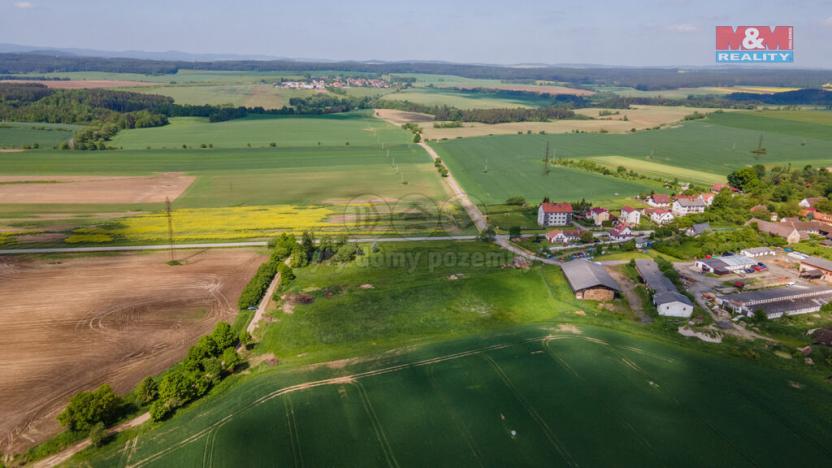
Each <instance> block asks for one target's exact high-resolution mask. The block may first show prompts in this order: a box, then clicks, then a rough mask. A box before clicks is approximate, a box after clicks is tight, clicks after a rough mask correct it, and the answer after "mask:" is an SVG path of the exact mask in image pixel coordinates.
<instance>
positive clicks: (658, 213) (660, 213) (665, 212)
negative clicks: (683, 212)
mask: <svg viewBox="0 0 832 468" xmlns="http://www.w3.org/2000/svg"><path fill="white" fill-rule="evenodd" d="M650 214H651V215H654V214H656V215H659V216H661V215H664V214H672V213H671V212H670V210H665V209H662V208H657V209H655V210H651V211H650Z"/></svg>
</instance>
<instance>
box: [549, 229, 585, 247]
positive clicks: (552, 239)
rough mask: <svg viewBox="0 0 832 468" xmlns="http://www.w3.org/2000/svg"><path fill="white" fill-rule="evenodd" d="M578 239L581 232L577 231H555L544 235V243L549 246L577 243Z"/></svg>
mask: <svg viewBox="0 0 832 468" xmlns="http://www.w3.org/2000/svg"><path fill="white" fill-rule="evenodd" d="M580 238H581V232H580V231H578V230H561V229H555V230H554V231H549V232H547V233H546V241H547V242H549V243H550V244H569V243H572V242H577V241H578V240H580Z"/></svg>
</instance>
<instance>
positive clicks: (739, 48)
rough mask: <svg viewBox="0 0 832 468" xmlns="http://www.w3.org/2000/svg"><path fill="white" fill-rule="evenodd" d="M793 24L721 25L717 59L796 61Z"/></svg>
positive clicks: (745, 61)
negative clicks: (772, 25)
mask: <svg viewBox="0 0 832 468" xmlns="http://www.w3.org/2000/svg"><path fill="white" fill-rule="evenodd" d="M793 29H794V28H792V27H791V26H774V27H771V26H737V27H734V26H717V27H716V61H717V63H791V62H794V30H793Z"/></svg>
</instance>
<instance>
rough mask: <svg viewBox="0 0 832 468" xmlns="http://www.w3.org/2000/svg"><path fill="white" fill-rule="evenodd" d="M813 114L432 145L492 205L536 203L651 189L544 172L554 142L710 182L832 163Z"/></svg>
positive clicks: (556, 147)
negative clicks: (747, 172) (755, 170)
mask: <svg viewBox="0 0 832 468" xmlns="http://www.w3.org/2000/svg"><path fill="white" fill-rule="evenodd" d="M812 112H819V111H800V112H796V113H795V114H794V115H793V116H792V117H791V118H790V119H787V118H784V117H783V114H774V116H773V117H770V116H766V114H762V115H758V114H756V113H745V112H726V113H721V114H714V115H712V116H710V117H708V118H707V119H704V120H698V121H693V122H686V123H684V124H682V125H680V126H678V127H673V128H666V129H661V130H651V131H644V132H637V133H633V134H624V135H613V134H598V133H594V134H560V135H506V136H493V137H477V138H465V139H457V140H448V141H439V142H431V145H432V146H433V147H434V148H436V149H437V151H438V152H439V153H440V155H442V157H443V159H444V160H445V161H446V163H447V165H448V167H449V168H450V169H451V171H452V172H453V173H454V175H455V176H456V177H457V178H458V179H459V181H460V183H461V184H462V185H463V187H465V189H466V190H467V191H468V192H469V193H470V194H471V195H473V196H475V197H477V198H479V199H481V200H484V201H485V202H487V203H499V202H502V201H503V200H505V199H506V198H507V197H509V196H513V195H522V196H525V197H526V198H527V199H530V200H535V199H539V198H542V197H543V196H549V197H552V198H554V199H574V198H576V197H577V198H580V197H586V198H587V199H595V200H603V199H607V198H610V197H611V196H613V194H614V193H619V194H621V195H631V194H634V193H637V192H639V191H644V190H645V189H647V187H644V186H640V185H639V184H637V183H634V182H630V181H624V180H621V179H614V178H610V177H602V176H599V175H596V174H591V173H586V172H583V173H578V172H577V171H570V172H564V171H566V169H562V168H555V169H553V170H552V173H550V174H549V175H548V176H545V175H543V162H542V159H543V152H544V148H545V146H546V143H547V142H548V143H549V144H550V147H551V149H552V151H553V152H554V154H555V155H556V157H563V158H582V157H599V156H609V155H617V156H618V157H623V158H628V159H632V160H641V161H645V162H647V163H650V166H651V167H652V168H653V169H655V167H656V165H660V166H659V167H661V169H662V172H663V173H666V172H671V173H672V172H673V171H672V168H673V167H679V168H681V169H682V170H680V171H679V172H678V173H677V174H675V175H676V176H677V177H679V179H680V180H685V178H686V177H687V178H689V179H693V178H696V179H700V180H703V181H704V180H709V179H711V178H713V177H715V176H716V177H719V176H724V175H726V174H728V173H729V172H730V171H732V170H734V169H737V168H739V167H743V166H746V165H751V164H766V165H775V164H787V163H789V162H794V163H796V164H797V163H800V164H814V165H829V155H830V154H832V142H830V138H832V137H830V135H832V125H828V124H826V123H828V122H829V121H828V120H826V119H824V118H818V117H813V122H814V123H813V122H808V123H807V122H799V121H798V120H797V119H800V118H803V119H805V118H807V117H806V116H807V115H809V116H815V115H825V114H812ZM761 135H762V136H763V147H765V148H766V150H767V153H766V154H765V155H762V156H758V155H755V154H753V153H752V152H751V151H752V150H754V149H755V148H757V146H758V144H759V143H760V136H761ZM486 164H487V168H488V172H485V168H486ZM634 169H636V170H638V169H639V168H638V167H634ZM691 171H693V172H691ZM648 172H650V171H648ZM663 175H664V174H663ZM668 175H670V174H668ZM648 190H649V189H648Z"/></svg>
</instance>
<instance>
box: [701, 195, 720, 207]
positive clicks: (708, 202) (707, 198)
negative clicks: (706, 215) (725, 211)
mask: <svg viewBox="0 0 832 468" xmlns="http://www.w3.org/2000/svg"><path fill="white" fill-rule="evenodd" d="M699 196H700V197H701V198H702V201H703V202H705V206H711V205H713V204H714V198H716V195H714V194H713V193H703V194H701V195H699Z"/></svg>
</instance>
